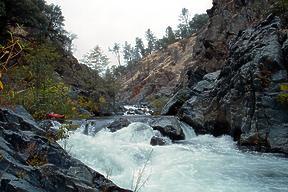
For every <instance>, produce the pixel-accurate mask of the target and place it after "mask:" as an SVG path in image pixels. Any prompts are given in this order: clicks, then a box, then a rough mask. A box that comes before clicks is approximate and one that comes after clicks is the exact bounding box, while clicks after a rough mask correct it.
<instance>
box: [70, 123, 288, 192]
mask: <svg viewBox="0 0 288 192" xmlns="http://www.w3.org/2000/svg"><path fill="white" fill-rule="evenodd" d="M90 126H93V125H90ZM84 128H85V126H84V125H83V126H82V127H81V128H80V129H78V130H77V131H76V132H74V133H72V134H71V135H70V137H69V139H68V141H67V142H68V143H67V149H68V151H70V153H71V154H72V156H74V157H76V158H78V159H79V160H81V161H82V162H84V163H85V164H87V165H88V166H90V167H92V168H93V169H95V170H96V171H98V172H100V173H102V174H103V175H106V176H107V177H108V178H109V179H111V180H112V181H113V182H114V183H116V184H117V185H119V186H121V187H124V188H128V189H132V190H134V189H135V185H136V183H137V178H139V177H140V179H139V180H140V182H138V183H140V185H142V184H143V187H142V188H141V190H140V191H143V192H243V191H247V192H285V191H288V161H287V159H286V158H283V157H280V156H276V155H272V154H261V153H252V152H241V151H239V150H238V149H237V147H236V143H235V142H233V141H232V139H231V138H230V137H229V136H223V137H219V138H215V137H213V136H210V135H203V136H195V134H194V131H193V130H192V129H191V128H190V127H188V126H187V127H186V128H185V130H184V133H185V135H186V138H187V139H186V140H185V141H182V142H179V143H176V144H175V143H174V144H170V145H166V146H151V145H150V139H151V137H153V135H155V134H157V133H156V132H155V131H153V129H152V127H150V126H149V125H147V124H143V123H140V122H136V123H132V124H130V125H129V126H128V127H125V128H123V129H121V130H119V131H117V132H114V133H111V132H110V131H109V130H108V129H105V128H104V129H102V130H100V131H99V132H97V133H96V134H95V136H87V135H84V134H83V131H84ZM141 170H142V174H140V175H139V171H141ZM133 175H134V176H133ZM138 187H139V185H138Z"/></svg>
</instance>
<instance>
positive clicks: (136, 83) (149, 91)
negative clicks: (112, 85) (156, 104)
mask: <svg viewBox="0 0 288 192" xmlns="http://www.w3.org/2000/svg"><path fill="white" fill-rule="evenodd" d="M195 39H196V36H192V37H191V38H189V39H185V40H181V41H179V42H176V43H174V44H171V45H169V46H168V48H166V49H163V50H160V51H157V52H154V53H152V54H150V55H148V56H146V57H144V58H143V59H142V60H141V61H140V62H139V63H138V65H137V69H136V70H135V71H134V73H133V74H132V76H129V78H128V79H127V80H125V82H124V87H123V88H122V91H121V94H119V95H120V100H122V101H125V102H130V103H137V102H140V101H147V99H148V98H149V97H155V96H156V97H162V96H170V95H171V93H173V92H174V91H175V90H176V88H177V86H179V83H180V82H181V78H182V77H183V74H182V73H183V72H184V69H185V67H188V65H191V63H193V61H192V59H193V56H192V55H191V54H190V53H192V52H193V46H194V44H195Z"/></svg>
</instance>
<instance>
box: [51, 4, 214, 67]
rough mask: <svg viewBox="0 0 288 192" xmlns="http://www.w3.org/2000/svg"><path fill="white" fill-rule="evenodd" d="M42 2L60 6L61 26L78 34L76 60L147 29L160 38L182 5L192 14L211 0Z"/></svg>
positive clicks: (133, 38) (106, 51)
mask: <svg viewBox="0 0 288 192" xmlns="http://www.w3.org/2000/svg"><path fill="white" fill-rule="evenodd" d="M46 1H47V2H48V3H54V4H57V5H60V6H61V8H62V12H63V15H64V17H65V29H66V30H67V31H69V32H72V33H74V34H76V35H77V37H78V38H77V39H76V40H75V41H74V44H75V45H76V51H75V52H74V55H75V56H76V57H77V58H78V59H80V58H82V55H83V54H85V53H86V52H87V51H89V50H90V49H92V48H93V47H95V46H96V45H99V46H100V47H101V48H102V49H103V51H105V53H106V54H108V47H109V46H110V47H112V45H113V44H114V43H115V42H117V43H121V44H124V42H125V41H128V42H129V43H133V44H134V41H135V37H141V38H144V34H145V31H146V30H147V29H148V28H150V29H151V30H152V32H153V33H154V34H155V35H156V36H157V37H158V38H161V37H162V36H163V34H164V32H165V29H166V27H167V26H169V25H170V26H172V27H173V29H175V28H176V26H177V24H178V23H179V21H178V18H179V15H180V13H181V9H182V8H184V7H185V8H187V9H189V11H190V14H191V15H194V14H196V13H204V12H205V11H206V10H207V9H209V8H211V6H212V0H201V1H200V0H46ZM109 57H112V56H111V55H109ZM111 60H112V62H113V60H114V59H111Z"/></svg>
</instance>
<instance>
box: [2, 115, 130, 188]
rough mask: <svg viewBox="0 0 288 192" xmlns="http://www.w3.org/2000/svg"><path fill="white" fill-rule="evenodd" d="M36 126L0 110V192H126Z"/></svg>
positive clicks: (21, 117)
mask: <svg viewBox="0 0 288 192" xmlns="http://www.w3.org/2000/svg"><path fill="white" fill-rule="evenodd" d="M47 134H48V132H47V131H44V130H42V129H40V128H39V127H38V126H37V125H36V123H35V122H33V121H32V120H28V119H26V118H25V117H23V116H19V115H17V114H15V113H13V112H11V111H9V110H5V109H0V170H1V171H0V191H3V192H4V191H5V192H32V191H39V192H63V191H65V192H79V191H87V192H99V191H110V192H128V191H129V190H125V189H121V188H119V187H117V186H116V185H114V184H113V183H112V182H111V181H109V180H107V179H106V178H105V177H104V176H102V175H101V174H99V173H97V172H95V171H94V170H92V169H91V168H89V167H88V166H86V165H84V164H83V163H81V162H80V161H79V160H76V159H74V158H72V157H71V156H70V155H69V154H68V153H67V152H66V151H65V150H64V149H62V148H61V147H60V146H59V145H58V144H57V143H56V142H55V141H53V140H51V139H50V140H49V139H48V138H49V137H47Z"/></svg>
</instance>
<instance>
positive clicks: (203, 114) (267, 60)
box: [179, 15, 288, 153]
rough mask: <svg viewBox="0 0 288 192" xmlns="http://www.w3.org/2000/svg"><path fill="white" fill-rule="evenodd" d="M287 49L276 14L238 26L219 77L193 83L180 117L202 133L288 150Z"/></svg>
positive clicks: (283, 150) (285, 151)
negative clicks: (282, 99)
mask: <svg viewBox="0 0 288 192" xmlns="http://www.w3.org/2000/svg"><path fill="white" fill-rule="evenodd" d="M286 55H287V32H285V31H282V30H281V21H280V19H279V18H277V17H274V16H272V15H271V16H269V17H268V18H267V19H266V20H264V21H263V22H261V23H260V24H258V25H256V26H255V27H252V28H248V29H247V30H245V31H242V32H239V33H238V35H237V37H236V38H235V39H233V40H232V41H231V42H230V45H229V56H228V59H227V62H226V63H225V65H224V67H223V68H222V70H221V72H220V74H219V76H218V78H217V79H216V80H215V81H214V82H210V84H209V82H206V83H207V85H206V86H204V87H203V86H202V87H203V88H205V89H203V90H202V89H201V90H200V91H199V87H201V84H203V81H206V80H205V79H203V80H202V81H200V82H198V83H196V85H194V86H193V87H192V88H191V90H192V92H193V93H192V96H191V98H190V99H189V100H188V101H186V102H185V103H184V105H183V106H182V107H181V109H180V112H179V115H180V117H181V118H182V120H184V121H186V122H187V123H188V124H190V125H192V126H193V127H194V128H195V130H196V132H198V133H200V134H201V133H211V134H213V135H215V136H219V135H222V134H230V135H232V136H233V137H234V138H235V140H238V141H239V143H240V145H242V146H249V147H252V148H253V149H255V150H261V151H274V152H284V153H288V113H287V106H285V104H283V103H281V102H279V96H280V95H281V94H283V93H282V90H281V87H283V86H284V85H286V83H287V82H288V81H287V80H288V79H287V58H286ZM214 75H215V74H214ZM211 76H213V75H211ZM199 84H200V85H199ZM197 90H198V91H197ZM284 94H285V93H284Z"/></svg>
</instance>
